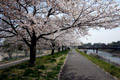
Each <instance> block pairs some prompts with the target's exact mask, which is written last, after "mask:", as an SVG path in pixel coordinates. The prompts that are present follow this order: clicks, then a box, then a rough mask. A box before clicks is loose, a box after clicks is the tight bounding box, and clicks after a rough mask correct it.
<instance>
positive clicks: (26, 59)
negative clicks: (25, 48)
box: [0, 54, 49, 69]
mask: <svg viewBox="0 0 120 80" xmlns="http://www.w3.org/2000/svg"><path fill="white" fill-rule="evenodd" d="M46 55H49V54H41V55H39V56H37V57H41V56H46ZM28 60H29V58H25V59H21V60H17V61H13V62H10V63H6V64H1V65H0V69H4V68H8V67H11V66H14V65H17V64H20V63H22V62H25V61H28Z"/></svg>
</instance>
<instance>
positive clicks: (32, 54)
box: [30, 45, 36, 65]
mask: <svg viewBox="0 0 120 80" xmlns="http://www.w3.org/2000/svg"><path fill="white" fill-rule="evenodd" d="M35 59H36V45H34V46H31V47H30V64H32V65H34V63H35Z"/></svg>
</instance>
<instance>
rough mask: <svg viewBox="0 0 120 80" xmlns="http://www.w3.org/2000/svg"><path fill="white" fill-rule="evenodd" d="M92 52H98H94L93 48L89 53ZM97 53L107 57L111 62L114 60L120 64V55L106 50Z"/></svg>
mask: <svg viewBox="0 0 120 80" xmlns="http://www.w3.org/2000/svg"><path fill="white" fill-rule="evenodd" d="M91 53H92V54H96V53H95V52H93V50H88V51H87V54H91ZM97 54H98V55H99V56H101V57H103V58H105V59H108V60H109V61H111V62H114V63H116V64H119V65H120V56H114V55H113V54H112V53H109V52H104V51H98V53H97Z"/></svg>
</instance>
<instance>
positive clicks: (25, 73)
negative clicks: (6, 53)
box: [24, 68, 34, 76]
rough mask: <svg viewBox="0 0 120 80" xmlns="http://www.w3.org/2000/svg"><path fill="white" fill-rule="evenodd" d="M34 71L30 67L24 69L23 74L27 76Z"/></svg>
mask: <svg viewBox="0 0 120 80" xmlns="http://www.w3.org/2000/svg"><path fill="white" fill-rule="evenodd" d="M33 72H34V71H33V70H32V69H29V68H28V69H25V72H24V76H28V75H30V74H31V73H33Z"/></svg>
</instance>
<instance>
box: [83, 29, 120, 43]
mask: <svg viewBox="0 0 120 80" xmlns="http://www.w3.org/2000/svg"><path fill="white" fill-rule="evenodd" d="M89 34H90V35H91V36H84V37H83V38H81V41H82V42H83V43H89V42H90V43H99V42H100V43H110V42H113V41H120V27H118V28H114V29H111V30H105V29H100V30H93V29H91V30H90V31H89Z"/></svg>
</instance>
